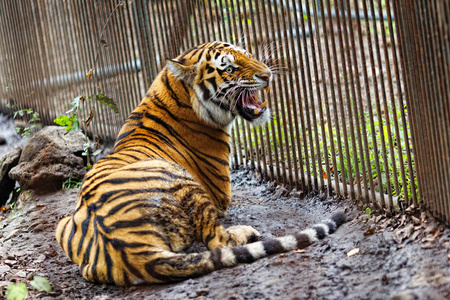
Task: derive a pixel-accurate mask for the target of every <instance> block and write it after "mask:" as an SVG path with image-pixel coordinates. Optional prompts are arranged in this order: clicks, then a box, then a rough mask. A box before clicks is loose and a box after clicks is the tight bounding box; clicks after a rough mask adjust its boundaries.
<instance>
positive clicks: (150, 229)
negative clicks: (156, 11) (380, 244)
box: [55, 41, 346, 286]
mask: <svg viewBox="0 0 450 300" xmlns="http://www.w3.org/2000/svg"><path fill="white" fill-rule="evenodd" d="M272 79H273V72H272V69H271V68H270V67H268V66H267V65H266V64H264V63H262V62H260V61H258V60H256V59H254V58H253V56H252V55H251V54H250V53H249V52H248V51H246V50H245V49H243V48H242V47H240V46H236V45H233V44H230V43H226V42H219V41H215V42H209V43H204V44H201V45H199V46H196V47H193V48H191V49H189V50H187V51H185V52H184V53H182V54H181V55H179V56H178V57H176V58H174V59H167V62H166V66H165V67H164V68H163V69H162V70H161V72H160V73H159V74H158V76H157V77H156V78H155V79H154V81H153V83H152V84H151V86H150V88H149V90H148V91H147V93H146V95H145V97H144V98H143V100H142V102H141V103H140V104H139V105H138V107H137V108H136V109H134V111H133V112H131V114H130V115H129V117H128V118H127V120H126V121H125V124H124V125H123V127H122V128H121V130H120V131H119V134H118V137H117V139H116V141H115V144H114V147H113V151H112V153H111V154H109V155H107V156H106V157H104V158H102V159H100V160H99V161H98V162H97V163H95V164H94V166H93V167H92V168H91V170H90V171H89V172H88V173H87V174H86V176H85V179H84V181H83V183H82V185H81V187H80V192H79V194H78V200H77V204H76V208H75V211H74V213H73V214H72V215H71V216H67V217H65V218H63V219H61V220H60V222H59V223H58V225H57V228H56V233H55V236H56V240H57V242H58V244H59V245H60V247H61V248H62V249H63V251H64V253H65V254H66V255H67V257H68V258H69V259H70V260H71V261H73V262H74V263H75V264H77V265H78V266H79V270H80V273H81V275H82V276H83V277H84V278H85V279H86V280H88V281H91V282H96V283H106V284H113V285H119V286H129V285H138V284H146V283H148V284H152V283H167V282H177V281H182V280H185V279H188V278H194V277H198V276H201V275H204V274H207V273H209V272H212V271H214V270H218V269H221V268H226V267H232V266H235V265H237V264H240V263H251V262H253V261H255V260H257V259H260V258H262V257H266V256H269V255H272V254H276V253H282V252H287V251H290V250H294V249H303V248H306V247H308V246H309V245H310V244H312V243H313V242H315V241H317V240H318V239H323V238H324V237H325V236H327V235H328V234H331V233H333V232H334V231H335V230H336V229H337V228H338V227H339V226H340V225H341V224H343V223H344V222H345V221H346V214H345V213H344V212H342V211H338V212H337V213H335V214H333V215H332V216H331V218H329V219H326V220H325V221H323V222H322V223H320V224H317V225H315V226H313V227H312V228H309V229H305V230H303V231H299V232H297V233H295V234H292V235H287V236H284V237H278V238H272V239H268V240H259V237H260V234H259V232H258V231H257V230H256V229H254V228H253V227H251V226H247V225H235V226H231V227H229V228H224V226H222V224H221V223H220V218H221V217H223V216H224V215H225V214H226V212H227V210H228V206H229V204H230V200H231V184H230V163H229V156H230V132H231V127H232V122H233V120H234V119H235V118H236V117H237V116H240V117H242V118H243V119H245V120H246V121H248V122H251V123H253V124H255V125H257V126H258V125H259V126H261V125H264V124H266V123H267V122H268V121H269V119H270V118H271V117H270V114H271V113H270V109H269V107H268V106H267V100H266V101H264V102H263V101H262V100H260V97H258V94H257V93H258V92H259V91H260V90H263V89H268V88H269V83H270V82H271V81H272ZM194 242H200V243H203V244H204V245H205V246H206V248H207V250H205V251H203V252H199V253H194V252H191V253H189V252H187V249H188V248H189V247H190V246H191V245H192V244H193V243H194Z"/></svg>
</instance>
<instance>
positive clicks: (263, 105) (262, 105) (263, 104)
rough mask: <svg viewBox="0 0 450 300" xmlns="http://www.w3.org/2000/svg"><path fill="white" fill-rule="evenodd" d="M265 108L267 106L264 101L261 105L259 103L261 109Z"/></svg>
mask: <svg viewBox="0 0 450 300" xmlns="http://www.w3.org/2000/svg"><path fill="white" fill-rule="evenodd" d="M266 106H267V100H266V101H264V102H263V103H261V105H260V107H261V108H264V107H266Z"/></svg>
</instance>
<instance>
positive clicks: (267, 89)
mask: <svg viewBox="0 0 450 300" xmlns="http://www.w3.org/2000/svg"><path fill="white" fill-rule="evenodd" d="M264 90H265V91H266V93H267V94H268V93H269V90H270V86H267V87H266V88H265V89H264Z"/></svg>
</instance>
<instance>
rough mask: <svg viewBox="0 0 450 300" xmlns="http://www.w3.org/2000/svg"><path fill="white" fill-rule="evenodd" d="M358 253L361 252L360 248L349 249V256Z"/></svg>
mask: <svg viewBox="0 0 450 300" xmlns="http://www.w3.org/2000/svg"><path fill="white" fill-rule="evenodd" d="M358 253H359V248H354V249H352V250H350V251H348V253H347V257H350V256H353V255H355V254H358Z"/></svg>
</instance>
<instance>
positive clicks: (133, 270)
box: [121, 251, 144, 283]
mask: <svg viewBox="0 0 450 300" xmlns="http://www.w3.org/2000/svg"><path fill="white" fill-rule="evenodd" d="M121 257H122V261H123V263H124V265H125V267H126V268H127V269H128V271H130V272H131V273H132V274H133V275H134V276H136V277H137V278H139V279H143V278H144V276H143V275H142V273H141V272H139V270H138V269H136V268H135V267H134V266H133V264H130V262H129V261H128V257H127V254H126V252H125V251H121ZM123 278H124V279H125V281H126V283H128V282H129V280H128V274H127V273H126V272H125V270H124V272H123Z"/></svg>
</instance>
